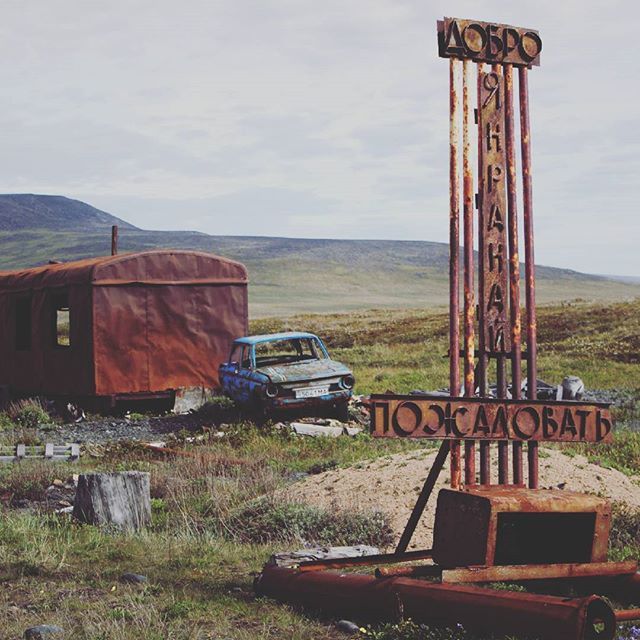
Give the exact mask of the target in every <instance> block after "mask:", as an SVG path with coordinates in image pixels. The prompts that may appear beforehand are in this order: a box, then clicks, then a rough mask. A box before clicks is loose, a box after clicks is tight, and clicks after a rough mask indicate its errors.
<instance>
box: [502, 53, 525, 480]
mask: <svg viewBox="0 0 640 640" xmlns="http://www.w3.org/2000/svg"><path fill="white" fill-rule="evenodd" d="M504 138H505V152H506V161H507V236H508V239H509V313H510V320H511V397H512V398H515V399H516V400H517V399H518V398H520V389H521V387H522V374H521V370H522V317H521V313H520V253H519V250H518V205H517V202H518V194H517V178H516V147H515V134H514V114H513V68H512V66H511V65H510V64H506V65H504ZM512 447H513V450H512V454H513V466H512V475H513V483H514V484H521V483H522V482H523V478H524V471H523V464H522V443H520V442H514V443H513V445H512Z"/></svg>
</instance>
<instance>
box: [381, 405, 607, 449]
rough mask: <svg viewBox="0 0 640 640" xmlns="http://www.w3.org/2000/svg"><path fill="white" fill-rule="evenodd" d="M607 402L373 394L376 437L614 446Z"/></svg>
mask: <svg viewBox="0 0 640 640" xmlns="http://www.w3.org/2000/svg"><path fill="white" fill-rule="evenodd" d="M611 428H612V419H611V413H610V411H609V405H608V404H604V403H598V404H582V403H579V402H555V401H554V402H545V401H535V400H498V399H490V398H447V397H443V396H426V395H408V396H402V395H372V396H371V433H372V435H373V436H374V437H379V438H435V439H447V438H449V439H454V440H456V439H464V440H519V441H528V440H530V441H550V442H553V441H556V442H610V441H611V440H612V433H611Z"/></svg>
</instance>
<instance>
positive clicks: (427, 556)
mask: <svg viewBox="0 0 640 640" xmlns="http://www.w3.org/2000/svg"><path fill="white" fill-rule="evenodd" d="M438 47H439V55H440V56H441V57H443V58H448V62H449V88H450V91H449V205H450V207H449V242H450V255H449V278H450V286H449V396H448V397H447V396H443V395H441V394H432V395H428V394H412V395H397V394H392V393H387V394H377V395H372V396H371V400H370V409H371V433H372V435H373V436H374V437H378V438H431V439H438V440H441V444H440V448H439V450H438V453H437V455H436V457H435V460H434V461H433V464H432V466H431V468H430V469H429V472H428V474H427V477H426V480H425V482H424V486H423V487H422V490H421V491H420V494H419V496H418V498H417V500H416V502H415V505H414V507H413V510H412V512H411V515H410V517H409V519H408V521H407V524H406V526H405V529H404V531H403V532H402V535H401V536H400V540H399V542H398V545H397V547H396V550H395V552H394V553H385V554H379V555H376V556H365V557H356V558H339V559H327V560H318V561H313V562H302V563H301V564H300V565H299V566H298V567H297V568H283V567H273V566H266V567H265V568H264V570H263V572H262V574H261V575H260V576H259V578H258V579H257V581H256V591H257V592H258V593H259V594H263V595H268V596H271V597H274V598H276V599H279V600H284V601H288V602H295V603H298V604H302V605H308V606H311V607H313V608H314V609H315V608H318V607H319V608H322V609H324V610H325V611H328V612H331V613H334V614H337V615H351V616H361V617H364V618H365V619H367V620H378V619H386V620H397V619H398V618H403V617H409V618H412V619H413V620H415V621H416V622H426V623H428V624H444V625H448V626H454V625H455V624H462V625H463V626H464V627H465V628H469V629H473V630H479V631H485V632H490V633H503V634H509V635H513V634H518V635H520V634H524V635H527V636H536V637H540V638H544V639H546V640H561V639H562V640H598V639H602V640H612V639H613V638H614V635H615V632H616V624H617V623H619V622H623V621H628V620H637V619H640V610H639V609H627V610H619V611H614V610H613V608H612V607H611V605H610V603H609V601H607V600H606V599H605V598H604V597H603V596H609V597H614V598H615V599H616V600H617V601H620V602H623V603H625V602H626V603H628V604H633V603H634V602H635V603H637V602H640V574H639V573H638V563H637V562H635V561H625V562H617V563H614V562H607V561H606V560H607V548H608V540H609V529H610V525H611V506H610V504H609V502H608V501H607V500H605V499H603V498H600V497H596V496H587V495H582V494H577V493H572V492H569V491H561V490H559V489H555V490H543V489H539V488H538V485H539V475H538V457H539V456H538V443H539V442H549V441H552V442H554V441H555V442H594V443H598V442H601V443H604V442H610V441H611V440H612V437H613V434H612V428H613V421H612V417H611V414H610V411H609V405H608V404H604V403H603V404H598V403H591V404H589V403H583V402H562V401H543V400H537V321H536V308H535V263H534V244H533V188H532V164H531V131H530V124H529V90H528V73H529V69H530V68H531V67H532V66H533V65H539V64H540V53H541V51H542V40H541V38H540V35H539V34H538V32H537V31H535V30H533V29H523V28H519V27H512V26H510V25H502V24H495V23H489V22H480V21H477V20H461V19H458V18H444V19H443V20H440V21H438ZM472 63H476V66H477V74H476V82H475V83H472V81H471V77H472V75H471V73H470V71H471V64H472ZM487 64H489V65H491V66H490V67H488V68H487ZM514 67H515V68H517V71H518V74H517V77H518V95H519V124H520V154H519V159H520V163H521V171H522V194H521V196H522V226H521V231H522V234H523V238H524V290H525V303H526V304H525V309H524V314H522V313H521V309H520V291H519V287H520V254H519V249H518V229H519V226H518V193H517V191H518V189H517V186H518V184H517V160H518V158H517V155H518V154H517V149H516V137H515V122H514V121H515V110H514V93H515V90H514V73H513V70H514ZM461 71H462V73H461ZM460 84H461V85H462V91H460V87H459V85H460ZM472 87H474V88H475V89H476V91H475V94H476V95H475V101H472V100H471V93H472V92H471V89H472ZM460 96H462V109H460V104H459V103H460ZM473 102H475V104H476V109H475V113H476V121H475V124H476V125H477V140H478V161H477V192H476V195H475V209H476V214H477V216H476V218H475V220H474V215H473V214H474V198H473V186H474V175H473V174H474V172H473V168H472V165H471V144H470V143H471V127H472V110H473V104H472V103H473ZM460 121H461V122H462V145H460V136H459V128H460ZM460 146H462V148H460ZM461 152H462V153H461ZM460 155H462V172H461V171H460V170H459V163H460V157H459V156H460ZM461 192H462V214H463V220H462V223H463V240H464V251H463V260H462V264H463V274H462V276H463V277H462V278H461V277H460V262H461V261H460V213H461V212H460V203H461V198H460V195H461ZM476 221H477V222H476ZM474 222H476V224H477V229H478V253H479V264H478V270H477V274H478V282H477V291H476V283H475V282H474V275H475V273H476V272H475V265H474ZM461 279H462V281H463V292H462V293H463V301H464V309H463V311H464V313H463V322H462V325H463V331H464V335H463V337H462V338H463V339H462V341H461V336H460V325H461V322H460V311H461V309H460V280H461ZM476 301H477V303H478V314H477V319H476V317H475V314H474V306H475V302H476ZM523 319H524V324H525V326H524V329H523V327H522V324H523ZM523 333H524V334H525V337H526V345H525V347H526V348H524V349H523V344H522V339H523V335H522V334H523ZM476 337H477V340H476ZM461 342H462V349H461ZM476 342H477V350H476ZM460 358H462V359H463V362H464V367H463V374H464V375H463V384H462V385H461V379H460V378H461V376H460V374H461V367H460ZM523 360H524V361H525V363H526V375H527V380H528V383H527V385H526V397H522V396H523V395H524V394H523V393H522V391H523V389H522V373H523V372H522V366H523V362H522V361H523ZM508 362H510V364H511V366H510V367H509V371H510V374H511V384H509V380H508V368H507V363H508ZM493 364H495V369H494V371H493V372H492V370H491V365H493ZM491 376H495V378H494V379H495V382H496V385H495V393H494V394H489V378H490V377H491ZM496 442H497V445H498V446H497V449H498V456H497V457H498V461H497V462H498V464H497V467H498V483H497V484H494V483H492V479H491V447H492V444H493V443H496ZM462 443H464V474H463V473H462V459H463V454H462V446H461V445H462ZM476 443H478V444H479V447H478V448H477V449H478V450H476ZM524 446H526V450H527V471H528V478H527V479H525V475H524V460H523V449H524ZM510 450H511V452H512V461H511V462H512V464H511V467H510V465H509V451H510ZM476 455H477V456H478V458H479V465H478V467H479V469H478V470H479V473H476V468H477V467H476ZM447 458H449V461H450V484H451V489H442V490H441V491H440V492H439V494H438V501H437V507H436V516H435V523H434V542H433V548H432V549H422V550H415V551H414V550H412V551H409V550H408V549H409V545H410V543H411V539H412V536H413V534H414V532H415V530H416V528H417V526H418V524H419V522H420V519H421V517H422V515H423V513H424V510H425V507H426V505H427V502H428V500H429V498H430V496H431V493H432V492H433V490H434V488H435V486H436V482H437V480H438V477H439V475H440V473H441V471H442V469H443V468H444V467H445V464H446V461H447ZM509 469H511V477H509ZM411 486H413V484H412V485H411ZM356 566H370V567H375V566H377V569H376V570H375V575H371V574H368V575H365V574H354V573H335V572H332V571H331V570H338V571H340V570H343V569H345V568H348V567H356ZM421 578H429V579H430V581H426V580H424V579H421ZM434 580H435V581H434ZM504 581H508V582H518V583H521V584H524V585H530V584H535V585H537V587H538V588H540V585H541V584H545V585H549V586H550V588H552V589H553V592H554V593H556V592H558V591H559V590H562V589H569V588H570V589H571V590H572V591H573V592H574V593H573V595H572V596H571V597H566V596H558V595H544V594H541V593H537V592H536V593H522V592H515V593H514V592H511V591H506V590H493V589H489V588H487V586H486V585H487V583H492V582H504ZM474 584H477V585H485V586H471V585H474Z"/></svg>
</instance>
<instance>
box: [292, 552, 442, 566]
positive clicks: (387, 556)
mask: <svg viewBox="0 0 640 640" xmlns="http://www.w3.org/2000/svg"><path fill="white" fill-rule="evenodd" d="M432 555H433V554H432V552H431V549H424V550H422V551H407V552H406V553H405V552H402V553H398V552H395V553H380V554H378V555H372V556H358V557H357V558H332V559H327V560H308V561H306V562H301V563H300V564H299V565H298V571H302V572H307V571H324V570H325V569H345V568H348V567H362V566H373V565H376V564H396V563H400V562H413V561H414V560H429V559H430V558H431V556H432Z"/></svg>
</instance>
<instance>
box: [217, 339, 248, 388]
mask: <svg viewBox="0 0 640 640" xmlns="http://www.w3.org/2000/svg"><path fill="white" fill-rule="evenodd" d="M243 350H244V347H243V345H242V344H238V343H236V344H234V345H233V346H232V347H231V353H230V354H229V359H228V361H227V362H225V363H224V364H222V365H221V366H220V384H221V385H222V391H223V392H224V393H225V394H226V395H227V396H229V397H230V398H232V399H233V400H237V399H238V380H239V375H240V366H241V363H242V352H243Z"/></svg>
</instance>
